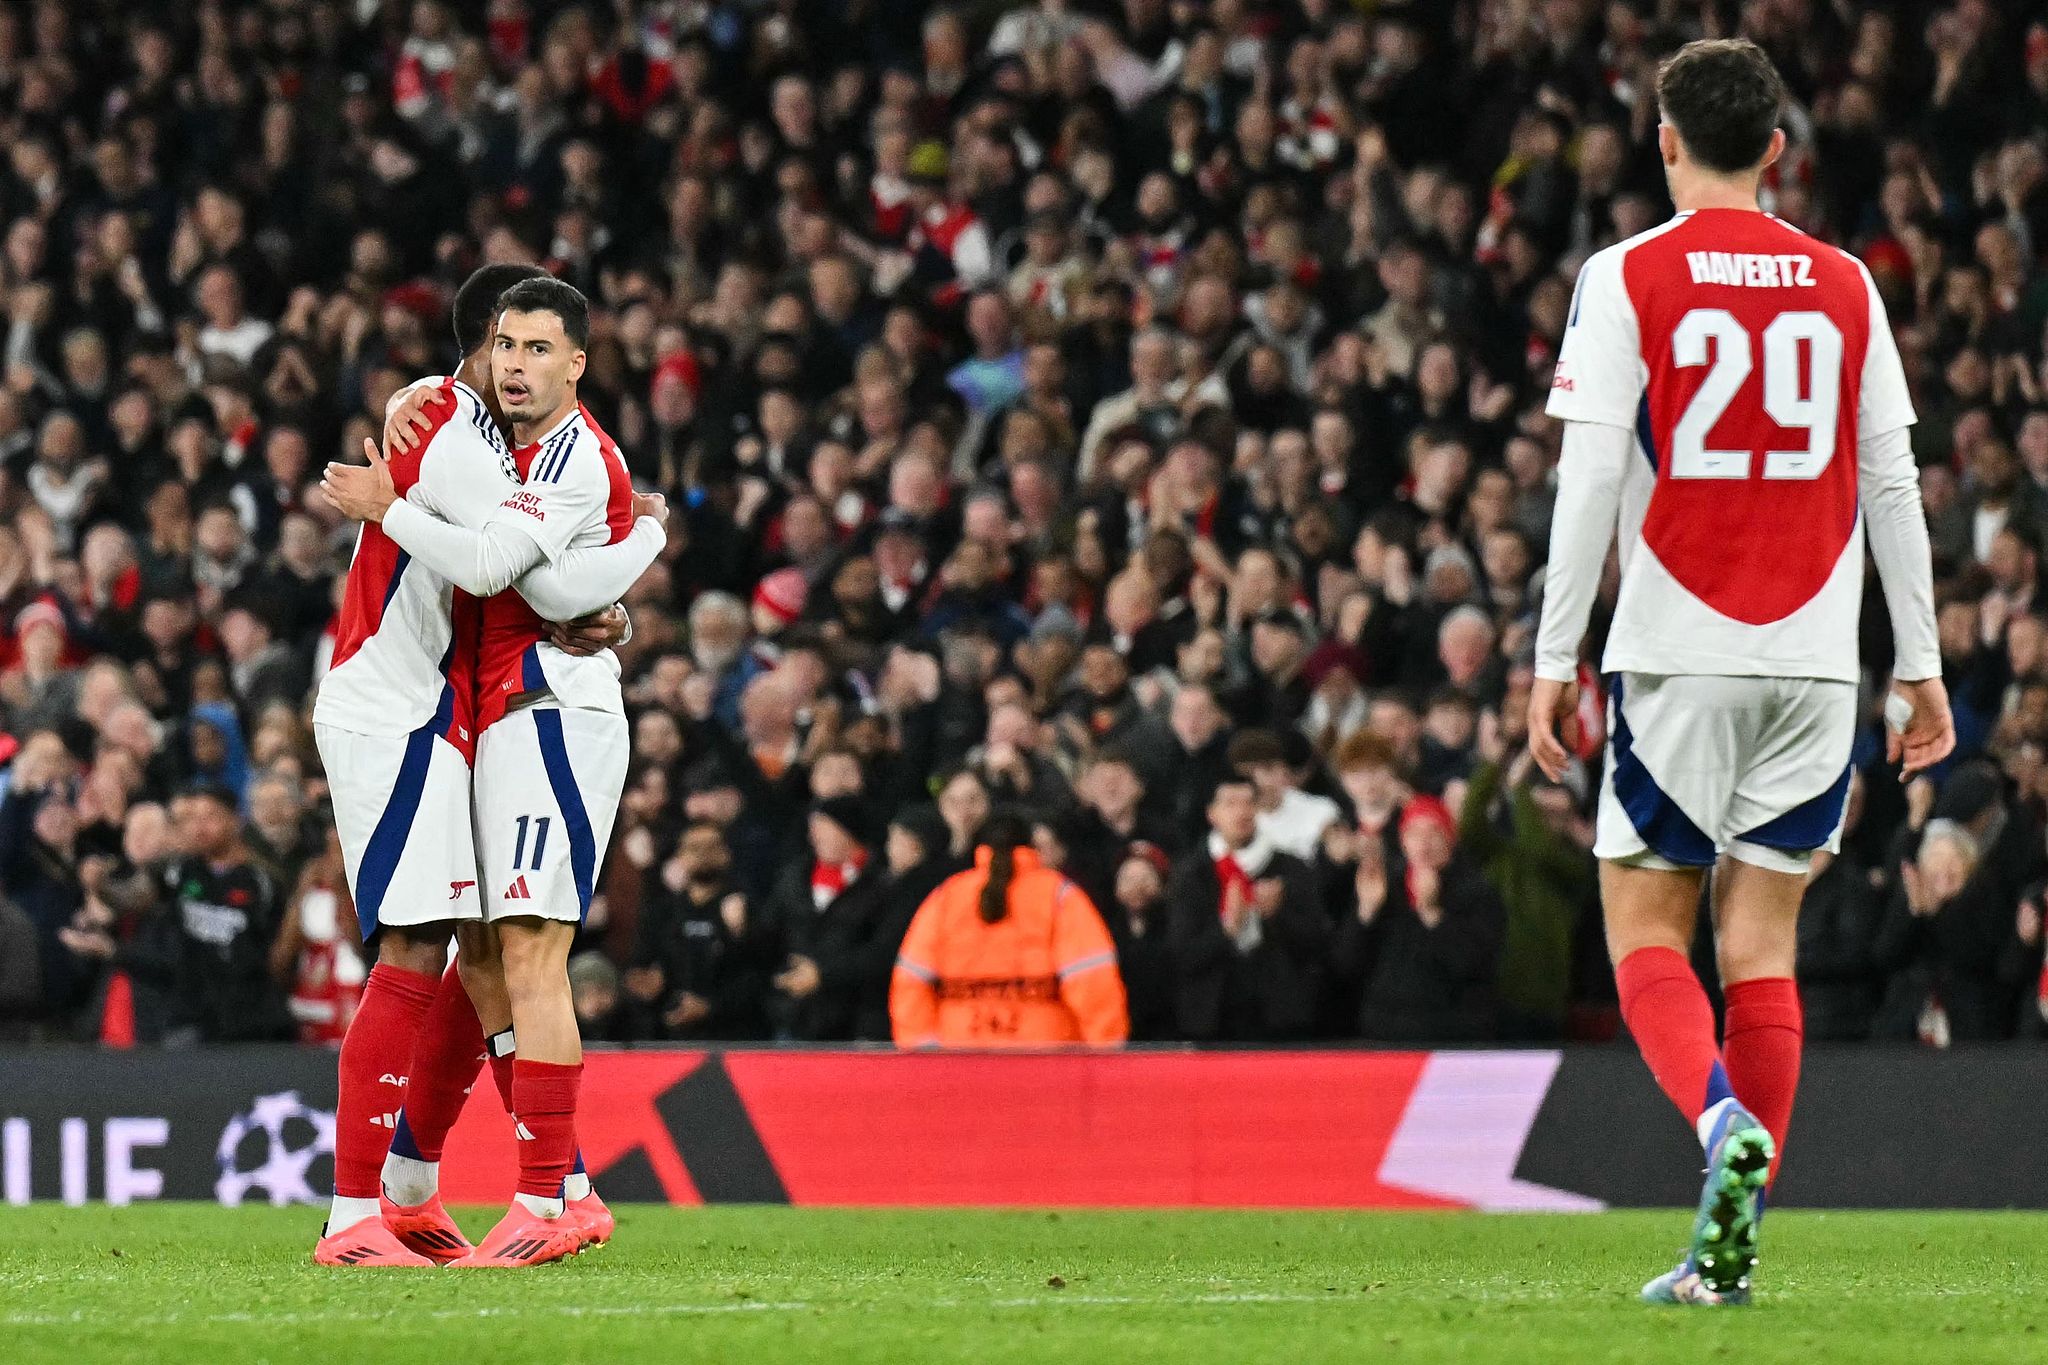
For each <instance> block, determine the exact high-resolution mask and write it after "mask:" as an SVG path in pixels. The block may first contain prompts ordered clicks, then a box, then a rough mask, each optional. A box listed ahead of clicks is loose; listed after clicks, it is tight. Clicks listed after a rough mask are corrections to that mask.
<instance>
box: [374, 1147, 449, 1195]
mask: <svg viewBox="0 0 2048 1365" xmlns="http://www.w3.org/2000/svg"><path fill="white" fill-rule="evenodd" d="M440 1192H441V1163H440V1162H438V1161H420V1160H418V1159H417V1158H414V1157H409V1156H400V1155H399V1154H398V1153H396V1152H390V1153H387V1154H386V1155H385V1157H384V1194H385V1196H386V1197H387V1198H389V1199H390V1200H391V1202H392V1203H394V1204H396V1205H398V1206H399V1207H400V1208H402V1209H416V1208H418V1207H419V1206H420V1205H422V1204H424V1203H426V1202H427V1201H428V1200H429V1199H432V1198H433V1197H434V1196H435V1195H436V1194H439V1193H440Z"/></svg>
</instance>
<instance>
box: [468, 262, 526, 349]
mask: <svg viewBox="0 0 2048 1365" xmlns="http://www.w3.org/2000/svg"><path fill="white" fill-rule="evenodd" d="M546 273H547V272H546V271H544V270H542V269H541V268H540V267H538V266H532V265H516V264H510V263H508V264H504V265H487V266H484V267H482V268H481V269H479V270H477V271H476V272H475V273H474V274H472V275H471V276H470V277H469V278H468V279H466V280H464V281H463V282H462V288H460V289H458V290H456V291H455V344H456V346H457V347H459V348H460V349H461V352H462V354H464V355H471V354H474V353H475V351H476V348H477V347H479V346H481V345H483V344H484V338H485V336H487V335H488V334H489V333H490V330H491V319H492V318H494V317H496V316H497V315H498V298H499V296H500V295H502V294H503V293H504V292H505V291H506V290H507V289H510V288H511V287H512V286H513V285H515V284H519V283H521V282H523V281H526V280H533V279H539V278H541V277H542V276H544V275H545V274H546Z"/></svg>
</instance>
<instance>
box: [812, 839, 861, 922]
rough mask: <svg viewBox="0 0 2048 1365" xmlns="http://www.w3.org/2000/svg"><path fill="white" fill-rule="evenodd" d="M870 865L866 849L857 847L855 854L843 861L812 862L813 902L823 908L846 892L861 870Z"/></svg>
mask: <svg viewBox="0 0 2048 1365" xmlns="http://www.w3.org/2000/svg"><path fill="white" fill-rule="evenodd" d="M867 865H868V855H867V850H866V849H855V850H854V851H853V856H852V857H851V858H848V859H847V860H846V861H845V862H843V863H826V862H817V861H813V862H812V863H811V904H813V905H815V906H817V907H818V909H820V910H823V909H824V908H825V907H826V906H828V905H830V904H831V903H832V902H833V901H836V900H838V899H839V898H840V897H841V896H843V895H845V894H846V888H847V887H849V886H851V885H853V882H854V879H855V878H857V877H858V876H860V870H861V869H862V868H864V867H866V866H867Z"/></svg>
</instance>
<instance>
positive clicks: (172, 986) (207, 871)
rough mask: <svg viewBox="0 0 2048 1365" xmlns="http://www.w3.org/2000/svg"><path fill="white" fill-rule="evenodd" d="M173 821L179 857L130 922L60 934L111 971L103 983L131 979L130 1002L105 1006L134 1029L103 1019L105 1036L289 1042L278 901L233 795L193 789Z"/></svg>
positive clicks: (108, 921)
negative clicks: (277, 966)
mask: <svg viewBox="0 0 2048 1365" xmlns="http://www.w3.org/2000/svg"><path fill="white" fill-rule="evenodd" d="M174 820H175V824H176V829H177V840H178V846H179V847H180V848H181V849H182V850H183V854H182V856H179V857H176V858H173V859H172V860H171V861H169V862H168V863H167V864H166V865H165V866H164V867H163V869H162V872H161V875H160V877H159V879H158V883H157V886H156V887H155V888H154V890H153V892H145V893H144V895H143V897H142V898H141V899H140V901H139V903H137V904H134V905H133V907H132V910H131V912H130V913H131V914H132V918H133V923H132V925H124V926H118V928H117V926H116V924H115V923H114V922H113V919H112V917H111V915H102V916H99V917H97V918H94V919H91V920H88V921H87V922H85V923H84V924H83V925H82V926H81V927H79V928H77V929H74V930H71V931H68V932H67V933H66V935H65V943H66V946H67V947H69V948H70V949H71V951H72V952H74V953H75V954H77V955H78V957H79V958H80V959H82V960H86V961H94V960H97V961H99V962H102V963H105V964H107V966H108V967H110V968H111V969H112V971H113V972H114V973H115V976H114V977H113V978H110V984H111V982H112V981H114V980H121V979H125V980H127V981H130V982H132V1001H123V1000H119V999H117V998H111V997H110V998H109V999H108V1001H107V1003H106V1006H105V1010H106V1013H107V1014H108V1015H114V1014H117V1013H119V1012H121V1011H123V1010H132V1023H131V1022H127V1021H120V1020H116V1019H114V1018H104V1019H103V1022H102V1032H103V1033H104V1032H112V1033H114V1034H116V1035H120V1034H132V1037H133V1038H134V1040H135V1041H138V1042H151V1043H164V1044H167V1045H173V1046H175V1045H179V1044H185V1043H217V1042H252V1041H259V1040H267V1039H279V1038H286V1037H289V1036H290V1035H291V1019H290V1014H289V1012H288V1010H287V1008H286V1005H285V993H284V991H283V989H282V988H281V986H280V983H279V981H278V977H277V974H276V972H275V970H274V968H273V964H272V960H271V952H270V948H271V944H272V943H273V942H274V941H275V939H276V936H277V932H278V927H279V920H280V917H281V914H282V911H283V905H282V902H281V899H280V896H279V893H278V890H277V887H276V884H275V883H273V882H272V881H271V880H270V877H269V874H267V873H266V872H264V871H263V869H262V868H260V867H259V866H257V865H256V864H255V863H254V862H252V861H250V859H249V855H248V850H247V849H246V848H245V847H244V845H243V843H242V839H241V834H240V831H239V829H238V827H237V823H236V814H235V801H234V798H233V797H232V796H231V795H230V794H229V793H228V792H226V791H225V790H223V789H221V788H219V787H217V786H200V787H195V788H193V789H192V790H191V791H189V792H187V793H186V794H184V795H182V796H180V797H179V798H178V801H177V807H176V812H175V815H174ZM95 903H97V902H95ZM117 932H118V933H119V934H120V937H119V938H118V939H117V938H116V933H117ZM123 994H126V992H123Z"/></svg>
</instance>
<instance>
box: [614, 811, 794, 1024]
mask: <svg viewBox="0 0 2048 1365" xmlns="http://www.w3.org/2000/svg"><path fill="white" fill-rule="evenodd" d="M758 938H759V935H758V933H757V931H756V927H755V924H754V920H753V917H752V914H751V907H749V905H748V903H747V897H746V895H745V894H744V893H743V892H741V891H739V890H737V889H735V888H734V886H733V882H732V851H731V850H730V849H729V848H728V847H727V846H726V842H725V835H724V834H723V833H722V832H721V831H720V829H719V827H718V826H717V825H716V824H713V823H710V822H708V821H698V822H694V823H692V824H691V825H690V826H689V827H688V828H686V829H685V830H684V831H683V833H682V839H681V841H680V842H679V843H678V845H677V846H676V851H675V853H674V855H673V856H672V857H670V858H669V859H668V860H667V861H666V862H665V863H663V864H662V867H661V873H660V884H659V886H658V887H657V888H656V889H655V890H654V892H653V894H652V895H651V896H650V897H649V898H648V899H647V901H646V902H645V903H644V904H643V905H642V906H641V909H640V931H639V942H638V944H637V945H636V946H635V948H634V950H633V956H632V959H631V965H630V966H629V967H628V968H627V970H626V974H625V978H624V984H625V994H626V997H627V999H628V1001H629V1002H631V1004H632V1008H633V1009H634V1010H635V1011H636V1012H637V1013H638V1014H639V1015H640V1017H641V1022H640V1023H639V1024H638V1025H637V1026H636V1028H635V1030H634V1031H635V1032H636V1033H637V1034H639V1036H641V1037H647V1038H726V1039H748V1038H765V1037H767V1036H768V1021H767V1019H766V1018H765V1017H764V1016H763V1014H762V1004H763V999H764V994H765V988H766V972H765V971H764V967H765V966H766V964H765V963H764V962H763V961H762V960H761V953H760V948H759V945H758Z"/></svg>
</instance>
